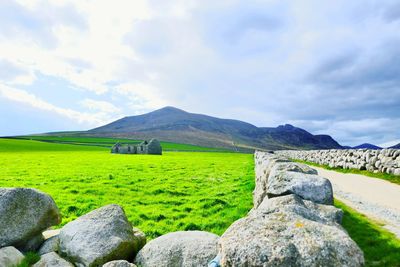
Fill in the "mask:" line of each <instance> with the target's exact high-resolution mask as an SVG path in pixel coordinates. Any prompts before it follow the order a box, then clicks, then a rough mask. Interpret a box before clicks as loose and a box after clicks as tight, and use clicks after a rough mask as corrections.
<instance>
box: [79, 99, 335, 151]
mask: <svg viewBox="0 0 400 267" xmlns="http://www.w3.org/2000/svg"><path fill="white" fill-rule="evenodd" d="M85 134H86V135H91V136H108V137H121V138H122V137H124V138H132V139H133V138H135V139H149V138H158V139H160V140H163V141H170V142H177V143H186V144H194V145H201V146H209V147H225V148H230V149H234V150H235V149H238V150H254V149H270V150H278V149H328V148H341V146H340V145H339V144H338V143H337V142H336V141H335V140H334V139H333V138H332V137H330V136H328V135H312V134H311V133H309V132H307V131H305V130H303V129H300V128H297V127H294V126H292V125H289V124H285V125H281V126H278V127H276V128H273V127H256V126H254V125H252V124H250V123H247V122H243V121H239V120H231V119H220V118H215V117H211V116H207V115H202V114H194V113H189V112H186V111H183V110H180V109H177V108H174V107H165V108H162V109H159V110H156V111H153V112H150V113H147V114H143V115H138V116H130V117H125V118H122V119H119V120H117V121H114V122H112V123H110V124H107V125H104V126H101V127H98V128H95V129H92V130H89V131H87V132H85Z"/></svg>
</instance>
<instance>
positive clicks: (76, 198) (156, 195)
mask: <svg viewBox="0 0 400 267" xmlns="http://www.w3.org/2000/svg"><path fill="white" fill-rule="evenodd" d="M178 147H179V146H178ZM0 166H1V168H0V187H16V186H19V187H33V188H37V189H39V190H41V191H44V192H46V193H49V194H50V195H51V196H52V197H53V198H54V200H55V201H56V203H57V205H58V207H59V208H60V210H61V213H62V215H63V221H62V225H63V224H65V223H67V222H69V221H71V220H73V219H75V218H76V217H78V216H81V215H83V214H85V213H87V212H89V211H91V210H93V209H95V208H98V207H101V206H103V205H106V204H110V203H116V204H119V205H121V206H122V207H123V208H124V209H125V211H126V213H127V215H128V218H129V220H130V221H131V222H132V223H133V225H135V226H137V227H139V228H140V229H142V230H143V231H145V232H146V234H147V235H148V236H149V237H150V238H154V237H156V236H159V235H161V234H164V233H167V232H171V231H177V230H194V229H201V230H206V231H210V232H214V233H216V234H222V233H223V232H224V230H225V229H226V228H227V227H228V226H229V225H230V224H231V223H232V222H233V221H235V220H237V219H239V218H241V217H243V216H244V215H245V214H246V213H247V212H248V211H249V210H250V208H251V207H252V194H251V192H252V190H253V188H254V171H253V168H254V166H253V157H252V155H251V154H239V153H216V152H213V153H211V152H203V153H196V152H165V153H164V155H162V156H156V155H119V154H111V153H110V152H109V149H106V148H102V147H97V146H76V145H66V144H54V143H45V142H37V141H27V140H14V139H0Z"/></svg>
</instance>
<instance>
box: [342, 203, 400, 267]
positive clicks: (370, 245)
mask: <svg viewBox="0 0 400 267" xmlns="http://www.w3.org/2000/svg"><path fill="white" fill-rule="evenodd" d="M335 206H336V207H338V208H341V209H342V210H343V212H344V216H343V222H342V225H343V227H344V228H345V229H346V230H347V232H348V233H349V235H350V237H351V238H352V239H353V240H354V241H355V242H356V243H357V244H358V245H359V247H360V248H361V250H362V251H363V252H364V257H365V266H400V240H399V239H397V238H396V236H395V235H394V234H392V233H390V232H389V231H387V230H385V229H384V228H383V227H382V225H381V224H380V223H378V222H376V221H374V220H371V219H370V218H367V217H366V216H365V215H363V214H361V213H358V212H357V211H355V210H353V209H352V208H350V207H348V206H346V205H345V204H343V203H342V202H340V201H338V200H336V199H335Z"/></svg>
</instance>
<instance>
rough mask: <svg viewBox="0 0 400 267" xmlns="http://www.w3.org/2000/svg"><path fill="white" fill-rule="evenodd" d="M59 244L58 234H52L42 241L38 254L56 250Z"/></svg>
mask: <svg viewBox="0 0 400 267" xmlns="http://www.w3.org/2000/svg"><path fill="white" fill-rule="evenodd" d="M59 244H60V239H59V237H58V235H55V236H52V237H50V238H49V239H46V240H45V241H44V243H43V244H42V246H41V247H40V248H39V250H38V254H39V255H44V254H47V253H50V252H58V245H59Z"/></svg>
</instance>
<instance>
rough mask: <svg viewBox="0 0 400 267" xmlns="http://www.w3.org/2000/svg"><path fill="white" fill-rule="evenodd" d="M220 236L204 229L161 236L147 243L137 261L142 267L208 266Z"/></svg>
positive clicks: (215, 253) (214, 254) (215, 251)
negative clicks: (203, 230)
mask: <svg viewBox="0 0 400 267" xmlns="http://www.w3.org/2000/svg"><path fill="white" fill-rule="evenodd" d="M218 239H219V237H218V236H217V235H215V234H212V233H208V232H202V231H186V232H185V231H179V232H173V233H169V234H166V235H163V236H160V237H158V238H156V239H154V240H151V241H150V242H149V243H147V244H146V245H145V246H144V247H143V248H142V249H141V250H140V251H139V253H138V255H137V256H136V259H135V263H136V264H137V265H138V266H142V267H164V266H165V267H170V266H174V267H179V266H182V267H183V266H184V267H198V266H207V264H208V262H209V261H211V260H212V259H213V258H214V257H215V256H216V255H217V243H218Z"/></svg>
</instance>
